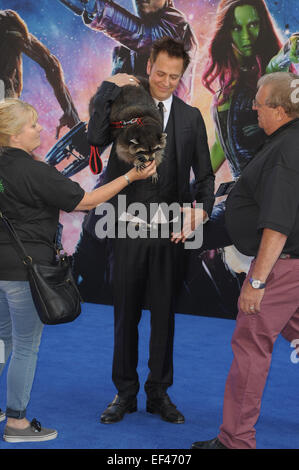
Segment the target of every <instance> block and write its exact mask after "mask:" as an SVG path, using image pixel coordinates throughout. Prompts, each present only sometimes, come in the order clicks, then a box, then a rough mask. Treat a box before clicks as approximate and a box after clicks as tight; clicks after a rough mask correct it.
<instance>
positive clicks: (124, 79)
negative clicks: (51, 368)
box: [105, 73, 139, 87]
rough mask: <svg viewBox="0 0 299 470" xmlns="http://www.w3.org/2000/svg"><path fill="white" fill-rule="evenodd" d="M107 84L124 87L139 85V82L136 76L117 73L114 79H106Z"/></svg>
mask: <svg viewBox="0 0 299 470" xmlns="http://www.w3.org/2000/svg"><path fill="white" fill-rule="evenodd" d="M105 82H111V83H114V84H115V85H116V86H119V87H123V86H126V85H135V86H138V85H139V80H138V79H137V78H136V77H134V75H128V74H127V73H117V74H116V75H112V77H109V78H106V80H105Z"/></svg>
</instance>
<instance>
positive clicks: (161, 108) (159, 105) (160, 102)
mask: <svg viewBox="0 0 299 470" xmlns="http://www.w3.org/2000/svg"><path fill="white" fill-rule="evenodd" d="M158 108H159V113H160V115H161V119H162V131H163V130H164V104H163V103H162V101H159V103H158Z"/></svg>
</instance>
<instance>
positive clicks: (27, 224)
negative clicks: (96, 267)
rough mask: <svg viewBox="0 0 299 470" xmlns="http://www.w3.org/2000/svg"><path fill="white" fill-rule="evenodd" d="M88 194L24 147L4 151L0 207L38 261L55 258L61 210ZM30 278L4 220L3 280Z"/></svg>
mask: <svg viewBox="0 0 299 470" xmlns="http://www.w3.org/2000/svg"><path fill="white" fill-rule="evenodd" d="M83 196H84V190H83V189H82V188H81V187H80V185H79V184H78V183H76V182H74V181H72V180H70V179H68V178H66V177H65V176H63V175H62V174H61V173H60V172H59V171H58V170H56V168H53V167H51V166H49V165H47V164H46V163H44V162H41V161H37V160H34V159H33V158H32V156H31V155H29V154H28V153H26V152H24V151H23V150H20V149H15V148H5V149H4V150H2V152H1V154H0V210H1V211H2V212H3V214H5V215H6V216H7V217H8V219H9V220H10V221H11V223H12V224H13V226H14V228H15V230H16V232H17V234H18V235H19V237H20V238H21V240H22V241H23V242H24V245H25V249H26V251H27V253H28V254H29V255H30V256H31V257H32V258H33V260H34V261H35V262H38V263H46V264H50V263H51V262H52V261H53V256H54V249H53V248H52V247H51V246H53V242H54V240H55V235H56V230H57V224H58V220H59V211H60V210H63V211H66V212H71V211H72V210H74V208H75V207H76V206H77V205H78V204H79V202H80V201H81V199H82V198H83ZM26 279H27V272H26V268H25V266H24V265H23V264H22V262H21V260H20V258H19V256H18V254H17V253H16V251H15V249H14V246H13V244H12V242H11V239H10V237H9V234H8V232H7V230H6V228H5V227H4V225H3V223H1V222H0V280H15V281H22V280H26Z"/></svg>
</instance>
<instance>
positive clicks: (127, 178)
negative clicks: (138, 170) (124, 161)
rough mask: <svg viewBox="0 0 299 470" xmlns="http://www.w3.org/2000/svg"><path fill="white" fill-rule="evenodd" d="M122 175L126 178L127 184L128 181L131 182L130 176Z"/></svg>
mask: <svg viewBox="0 0 299 470" xmlns="http://www.w3.org/2000/svg"><path fill="white" fill-rule="evenodd" d="M124 177H125V178H126V180H127V183H128V184H130V183H131V181H130V178H129V177H128V175H124Z"/></svg>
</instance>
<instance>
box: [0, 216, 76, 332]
mask: <svg viewBox="0 0 299 470" xmlns="http://www.w3.org/2000/svg"><path fill="white" fill-rule="evenodd" d="M0 219H1V220H2V221H3V223H4V226H5V227H6V229H7V230H8V233H9V235H10V237H11V238H12V239H13V241H14V242H15V243H14V247H15V249H16V251H17V252H18V254H19V256H20V258H21V259H22V261H23V263H24V264H25V266H26V267H27V270H28V278H29V283H30V289H31V294H32V298H33V302H34V305H35V308H36V310H37V313H38V315H39V318H40V319H41V321H42V323H45V324H46V325H57V324H58V323H68V322H71V321H73V320H75V319H76V318H77V317H78V316H79V315H80V313H81V301H82V299H81V296H80V292H79V290H78V288H77V286H76V283H75V280H74V278H73V274H72V270H71V266H70V262H69V258H68V256H67V255H63V254H62V255H61V254H60V253H59V256H58V260H56V264H53V265H49V266H43V265H41V264H37V263H34V261H33V260H32V258H31V256H28V254H27V253H26V251H25V248H24V245H23V244H22V242H21V240H20V238H19V236H18V235H17V233H16V231H15V229H14V228H13V226H12V224H11V222H10V221H9V220H8V218H7V217H6V216H4V215H3V213H2V212H1V211H0ZM54 248H55V246H54V245H53V249H54Z"/></svg>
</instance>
